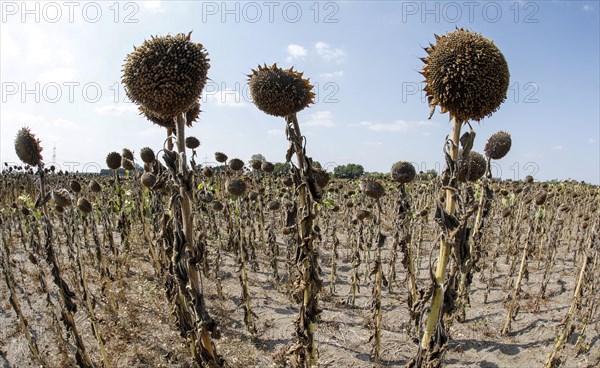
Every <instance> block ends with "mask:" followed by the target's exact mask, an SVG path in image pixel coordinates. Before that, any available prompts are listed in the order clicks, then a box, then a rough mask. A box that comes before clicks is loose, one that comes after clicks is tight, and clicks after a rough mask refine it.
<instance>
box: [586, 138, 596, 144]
mask: <svg viewBox="0 0 600 368" xmlns="http://www.w3.org/2000/svg"><path fill="white" fill-rule="evenodd" d="M588 143H589V144H594V143H596V140H595V139H592V138H588Z"/></svg>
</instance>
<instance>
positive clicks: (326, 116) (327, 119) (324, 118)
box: [301, 111, 336, 127]
mask: <svg viewBox="0 0 600 368" xmlns="http://www.w3.org/2000/svg"><path fill="white" fill-rule="evenodd" d="M301 124H302V125H303V126H307V127H333V126H336V124H335V122H334V121H333V113H332V112H331V111H316V112H314V113H312V114H310V115H309V116H308V120H306V121H305V122H304V123H301Z"/></svg>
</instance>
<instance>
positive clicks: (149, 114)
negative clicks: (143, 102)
mask: <svg viewBox="0 0 600 368" xmlns="http://www.w3.org/2000/svg"><path fill="white" fill-rule="evenodd" d="M139 110H140V115H142V116H144V117H146V119H148V120H150V121H151V122H153V123H154V124H156V125H160V126H161V127H164V128H171V129H175V120H174V118H173V117H168V118H165V117H162V116H160V115H158V114H157V113H155V112H153V111H151V110H149V109H148V108H146V107H145V106H140V107H139ZM201 112H202V111H201V110H200V101H196V102H194V104H193V105H192V106H190V108H189V109H188V110H187V112H186V113H185V124H186V125H187V126H188V127H191V126H192V125H193V123H194V122H195V121H196V120H198V118H199V117H200V113H201Z"/></svg>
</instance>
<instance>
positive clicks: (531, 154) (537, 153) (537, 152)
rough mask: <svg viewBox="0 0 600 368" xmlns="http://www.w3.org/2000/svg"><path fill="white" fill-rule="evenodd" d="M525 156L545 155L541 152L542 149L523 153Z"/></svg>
mask: <svg viewBox="0 0 600 368" xmlns="http://www.w3.org/2000/svg"><path fill="white" fill-rule="evenodd" d="M523 157H525V158H542V157H544V155H543V154H542V153H540V151H537V150H535V151H531V152H527V153H525V154H523Z"/></svg>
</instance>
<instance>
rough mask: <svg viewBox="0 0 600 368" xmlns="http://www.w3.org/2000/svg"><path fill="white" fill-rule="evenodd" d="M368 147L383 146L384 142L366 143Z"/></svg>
mask: <svg viewBox="0 0 600 368" xmlns="http://www.w3.org/2000/svg"><path fill="white" fill-rule="evenodd" d="M365 145H366V146H382V145H383V142H373V141H366V142H365Z"/></svg>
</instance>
